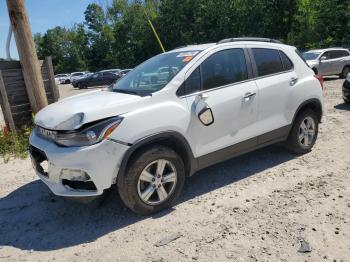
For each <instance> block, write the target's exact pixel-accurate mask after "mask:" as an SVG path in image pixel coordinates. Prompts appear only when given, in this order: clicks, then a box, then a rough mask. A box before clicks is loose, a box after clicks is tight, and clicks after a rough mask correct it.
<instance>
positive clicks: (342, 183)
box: [0, 79, 350, 261]
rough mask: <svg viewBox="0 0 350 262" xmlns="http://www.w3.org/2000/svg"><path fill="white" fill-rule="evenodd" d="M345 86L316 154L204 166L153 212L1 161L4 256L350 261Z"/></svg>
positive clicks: (333, 96) (266, 152)
mask: <svg viewBox="0 0 350 262" xmlns="http://www.w3.org/2000/svg"><path fill="white" fill-rule="evenodd" d="M341 85H342V81H341V80H334V79H332V80H327V81H326V82H325V86H326V90H325V95H326V112H325V116H324V118H323V124H322V125H321V126H320V134H319V139H318V141H317V144H316V146H315V148H314V150H313V151H312V152H311V153H309V154H306V155H304V156H298V157H296V156H294V155H291V154H289V153H287V152H286V151H285V150H284V148H283V147H282V146H279V145H276V146H271V147H268V148H265V149H262V150H259V151H257V152H253V153H250V154H247V155H244V156H241V157H239V158H236V159H233V160H230V161H226V162H224V163H222V164H219V165H216V166H213V167H210V168H208V169H205V170H203V171H201V172H199V173H198V174H196V175H195V176H193V177H192V178H190V179H189V180H188V181H187V183H186V187H185V190H184V192H183V195H182V197H181V199H180V201H179V203H178V205H177V206H175V207H174V208H173V209H169V210H166V211H164V212H162V213H160V214H157V215H155V216H152V217H139V216H136V215H134V214H133V213H131V212H130V211H128V210H126V209H125V208H124V206H123V205H122V204H121V201H120V199H119V198H118V196H117V194H116V191H115V190H112V191H111V192H110V194H109V196H107V197H106V199H105V201H104V202H103V203H102V205H101V206H100V207H98V208H96V207H95V206H93V205H82V204H79V203H73V202H70V201H66V200H64V199H62V198H59V197H55V196H53V195H52V194H51V193H50V191H49V190H48V188H47V187H46V186H45V185H44V184H43V183H42V182H41V181H39V180H37V177H36V176H35V174H34V172H33V170H32V168H31V164H30V161H29V159H27V160H13V161H10V162H9V163H7V164H3V163H2V164H0V168H1V176H0V177H1V182H0V197H1V199H0V261H18V260H28V261H39V260H41V261H47V260H56V261H63V260H69V261H80V260H82V261H214V260H215V261H350V178H349V177H350V157H349V156H350V147H349V141H350V137H349V134H350V133H349V132H350V106H348V105H345V104H343V100H342V99H341ZM66 87H67V90H64V91H66V92H70V91H69V89H68V86H66ZM84 91H85V90H84ZM72 92H73V91H72ZM77 92H79V91H77ZM173 236H176V237H173ZM169 239H170V240H171V241H169ZM157 243H165V244H164V245H163V244H162V245H158V244H157Z"/></svg>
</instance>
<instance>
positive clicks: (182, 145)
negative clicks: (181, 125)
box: [118, 131, 197, 176]
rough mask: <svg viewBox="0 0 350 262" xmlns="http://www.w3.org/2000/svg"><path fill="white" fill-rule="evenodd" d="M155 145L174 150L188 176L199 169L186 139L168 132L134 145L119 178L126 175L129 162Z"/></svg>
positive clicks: (122, 165)
mask: <svg viewBox="0 0 350 262" xmlns="http://www.w3.org/2000/svg"><path fill="white" fill-rule="evenodd" d="M154 145H163V146H166V147H169V148H171V149H173V150H174V151H175V152H176V153H177V154H178V155H179V156H180V157H181V158H182V160H183V161H184V165H185V170H186V176H190V175H192V174H193V173H194V172H195V170H196V169H197V161H196V159H195V158H194V156H193V153H192V150H191V147H190V145H189V143H188V142H187V140H186V138H185V137H184V136H183V135H181V134H180V133H178V132H175V131H166V132H161V133H157V134H153V135H150V136H147V137H144V138H141V139H139V140H138V141H137V142H136V143H134V144H133V145H132V146H131V147H130V148H129V149H128V150H127V152H126V153H125V155H124V157H123V160H122V162H121V164H120V168H119V171H118V176H121V175H122V176H123V175H124V174H125V172H126V168H127V166H128V164H129V162H130V161H131V160H132V157H133V156H134V155H135V154H136V153H137V152H139V151H140V150H143V149H145V148H148V147H151V146H154Z"/></svg>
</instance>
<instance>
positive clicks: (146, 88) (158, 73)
mask: <svg viewBox="0 0 350 262" xmlns="http://www.w3.org/2000/svg"><path fill="white" fill-rule="evenodd" d="M198 53H199V51H186V52H173V53H166V54H161V55H157V56H155V57H152V58H151V59H149V60H147V61H146V62H144V63H142V64H141V65H139V66H138V67H136V68H135V69H134V70H132V71H130V72H129V73H128V74H127V75H125V76H124V77H123V78H121V79H120V80H119V81H118V82H116V83H115V84H114V85H113V87H112V90H113V91H114V92H121V93H130V94H136V95H149V94H151V93H154V92H157V91H159V90H161V89H162V88H164V87H165V86H166V85H167V84H168V83H169V82H170V81H171V80H172V79H173V78H174V76H176V75H177V73H178V72H180V70H181V69H182V68H183V67H184V66H185V65H186V64H187V63H188V62H190V61H191V60H192V58H193V57H195V56H196V55H197V54H198Z"/></svg>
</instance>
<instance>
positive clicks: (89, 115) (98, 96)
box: [35, 90, 150, 130]
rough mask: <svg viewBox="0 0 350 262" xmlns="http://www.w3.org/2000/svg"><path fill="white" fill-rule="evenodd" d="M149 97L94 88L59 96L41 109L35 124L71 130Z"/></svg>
mask: <svg viewBox="0 0 350 262" xmlns="http://www.w3.org/2000/svg"><path fill="white" fill-rule="evenodd" d="M149 99H150V97H140V96H135V95H129V94H122V93H116V92H111V91H105V90H96V91H92V92H88V93H84V94H80V95H76V96H71V97H68V98H65V99H62V100H60V101H58V102H56V103H53V104H51V105H48V106H47V107H45V108H43V109H42V110H40V111H39V112H38V113H37V115H36V116H35V124H36V125H39V126H41V127H43V128H47V129H51V130H74V129H78V128H80V127H81V126H82V125H84V124H86V123H89V122H93V121H96V120H99V119H104V118H108V117H112V116H117V115H122V114H124V113H127V112H129V111H131V110H134V109H137V108H139V107H142V106H143V105H144V103H147V101H149Z"/></svg>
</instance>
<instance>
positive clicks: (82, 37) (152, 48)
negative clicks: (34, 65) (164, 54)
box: [34, 0, 350, 73]
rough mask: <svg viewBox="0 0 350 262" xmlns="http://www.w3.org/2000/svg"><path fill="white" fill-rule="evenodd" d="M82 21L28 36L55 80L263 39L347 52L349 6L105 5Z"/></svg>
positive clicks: (305, 0)
mask: <svg viewBox="0 0 350 262" xmlns="http://www.w3.org/2000/svg"><path fill="white" fill-rule="evenodd" d="M107 3H108V4H106V5H105V6H101V5H99V4H97V3H92V4H89V5H88V6H87V8H86V10H85V12H84V14H85V21H84V22H82V23H78V24H75V25H74V26H73V27H71V28H63V27H59V26H58V27H55V28H53V29H49V30H47V31H46V32H45V33H44V34H35V35H34V40H35V43H36V46H37V52H38V56H39V58H43V57H45V56H47V55H51V56H52V58H53V64H54V69H55V73H63V72H72V71H83V70H90V71H98V70H101V69H107V68H132V67H134V66H136V65H137V64H139V63H141V62H142V61H144V60H146V59H147V58H149V57H152V56H154V55H156V54H158V53H160V52H161V49H160V47H159V45H158V43H157V41H156V38H155V36H154V34H153V33H152V30H151V28H150V26H149V24H148V21H147V17H149V18H150V20H151V21H152V23H153V24H154V26H155V28H156V30H157V32H158V33H159V35H160V38H161V40H162V42H163V44H164V47H165V49H166V50H171V49H173V48H175V47H178V46H183V45H189V44H196V43H197V44H199V43H209V42H217V41H219V40H221V39H224V38H229V37H240V36H258V37H269V38H274V39H278V40H281V41H283V42H285V43H287V44H291V45H294V46H297V47H298V48H299V49H301V50H306V49H311V48H322V47H329V46H350V0H250V1H246V0H176V1H175V0H146V1H140V0H110V1H108V2H107Z"/></svg>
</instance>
